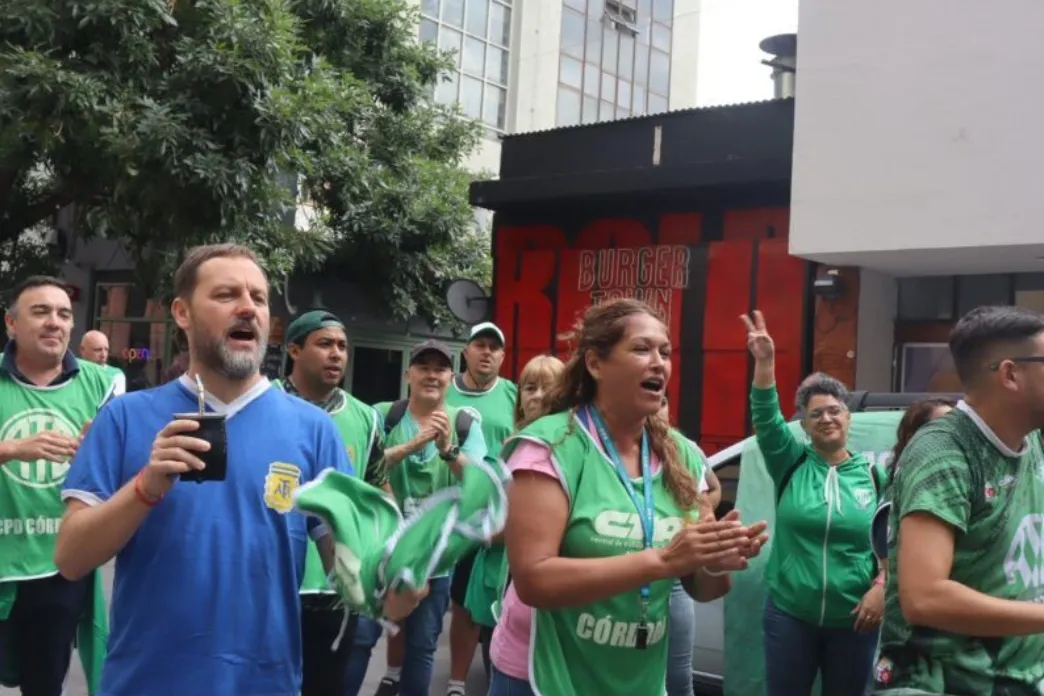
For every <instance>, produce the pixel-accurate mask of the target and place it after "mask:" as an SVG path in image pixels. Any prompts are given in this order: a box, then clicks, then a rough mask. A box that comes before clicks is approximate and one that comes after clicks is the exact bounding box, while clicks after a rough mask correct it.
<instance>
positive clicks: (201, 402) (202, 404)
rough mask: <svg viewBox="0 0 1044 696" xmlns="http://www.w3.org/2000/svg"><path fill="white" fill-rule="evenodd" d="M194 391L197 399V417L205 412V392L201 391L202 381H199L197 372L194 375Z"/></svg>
mask: <svg viewBox="0 0 1044 696" xmlns="http://www.w3.org/2000/svg"><path fill="white" fill-rule="evenodd" d="M196 391H197V392H198V393H197V398H198V399H199V415H201V416H202V415H203V414H204V413H206V411H207V392H206V391H205V390H204V389H203V380H202V379H200V376H199V373H198V372H197V373H196Z"/></svg>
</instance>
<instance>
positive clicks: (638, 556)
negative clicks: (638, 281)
mask: <svg viewBox="0 0 1044 696" xmlns="http://www.w3.org/2000/svg"><path fill="white" fill-rule="evenodd" d="M573 340H574V345H575V349H574V351H573V354H572V355H571V357H570V358H569V360H568V361H567V363H566V366H565V372H564V373H563V375H562V377H561V378H560V379H559V380H558V382H557V384H556V385H555V388H554V389H553V390H552V392H551V394H550V395H549V398H548V401H547V403H548V406H549V415H547V416H544V417H542V418H539V419H538V420H536V421H535V422H534V423H531V424H530V425H528V426H527V427H526V428H525V429H524V430H523V431H522V432H521V433H520V434H519V435H518V436H517V437H515V438H513V439H512V440H510V441H509V443H508V444H506V445H505V448H504V454H505V455H506V456H507V458H508V466H509V468H511V470H512V471H513V473H514V483H513V485H512V487H511V491H510V494H509V495H510V509H511V512H510V514H509V515H508V523H507V530H506V538H507V550H508V559H509V563H510V567H511V573H512V584H511V589H510V590H509V592H508V596H507V597H506V598H505V601H504V608H503V613H502V616H501V620H500V622H499V623H498V626H497V631H515V632H521V631H526V632H528V635H523V636H516V638H521V643H522V644H523V645H528V668H529V669H528V673H527V674H526V675H524V677H525V678H522V676H523V675H507V674H504V673H503V672H501V671H500V669H499V666H498V664H497V660H496V659H494V673H493V681H492V685H491V689H490V693H491V694H492V695H493V696H498V695H500V694H528V693H532V694H546V695H547V696H552V695H553V696H578V695H580V694H583V695H587V694H599V696H616V695H619V696H634V695H635V694H655V693H663V689H664V679H665V675H666V664H667V652H666V649H667V641H666V640H665V636H666V627H667V626H666V624H667V606H668V599H669V597H670V592H671V585H672V584H673V582H674V580H675V579H676V578H682V580H683V582H684V583H685V585H686V587H687V589H688V591H689V592H690V594H692V595H693V596H696V597H698V598H701V599H702V598H705V597H713V596H720V595H721V594H724V593H725V592H726V591H727V590H728V586H729V583H728V579H727V578H726V577H724V576H725V574H726V573H727V572H728V571H730V570H737V569H741V568H744V567H746V565H747V559H748V558H750V557H752V556H754V555H755V554H757V553H758V551H759V550H760V548H761V544H762V543H763V542H764V540H765V536H764V535H763V532H764V530H765V524H764V523H758V524H755V525H751V526H744V525H742V524H741V523H740V522H739V520H738V516H737V515H735V514H732V515H730V516H729V517H727V518H726V519H723V520H721V521H714V520H702V521H697V522H696V523H695V524H689V522H690V521H692V520H693V518H694V517H695V516H696V513H695V511H696V510H697V504H698V498H699V494H698V489H697V483H696V479H695V477H696V472H698V471H699V463H698V461H697V459H696V456H695V453H694V452H693V451H692V449H691V448H690V447H688V446H687V445H685V444H684V443H683V441H682V439H681V436H680V435H679V434H677V433H675V432H673V431H672V430H671V429H670V427H669V426H668V424H667V423H666V422H665V421H664V420H663V419H662V418H661V417H660V416H659V415H658V413H659V411H660V406H661V404H662V401H663V394H664V389H665V387H666V385H667V382H668V380H669V379H670V376H671V346H670V339H669V337H668V335H667V328H666V326H665V325H664V323H663V321H662V320H661V319H660V318H659V317H658V316H657V315H656V314H655V313H654V311H653V310H652V309H651V308H650V307H649V306H648V305H646V304H644V303H642V302H638V301H636V300H630V299H624V300H615V301H612V302H608V303H605V304H602V305H598V306H595V307H591V308H590V309H588V310H587V312H586V313H585V315H584V317H583V319H582V320H581V322H580V323H579V325H578V327H577V330H576V332H575V334H574V336H573ZM525 605H528V606H529V607H533V609H532V611H531V612H530V610H529V609H528V608H527V607H526V606H525ZM516 613H518V614H519V615H518V616H515V614H516ZM512 642H516V641H512ZM516 644H517V642H516Z"/></svg>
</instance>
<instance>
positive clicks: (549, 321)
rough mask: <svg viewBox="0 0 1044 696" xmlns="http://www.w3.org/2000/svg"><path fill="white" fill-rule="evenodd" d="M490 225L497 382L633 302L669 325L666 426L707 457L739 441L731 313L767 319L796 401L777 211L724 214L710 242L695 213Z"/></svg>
mask: <svg viewBox="0 0 1044 696" xmlns="http://www.w3.org/2000/svg"><path fill="white" fill-rule="evenodd" d="M499 217H500V216H498V220H497V221H496V224H495V233H494V254H495V260H496V265H495V273H494V279H493V293H494V321H495V322H496V323H497V324H498V325H499V326H500V327H501V328H502V329H503V330H504V333H505V336H506V338H507V347H508V356H507V358H506V359H505V361H504V372H505V374H506V376H508V377H511V378H515V377H517V375H518V371H519V370H521V368H522V367H523V366H524V365H525V364H526V362H527V361H528V360H529V359H530V358H532V357H534V356H537V355H540V354H544V353H554V354H556V355H558V356H559V357H562V358H564V357H565V356H566V354H567V352H568V346H567V345H566V342H565V341H564V340H562V334H564V333H566V332H567V331H568V330H569V328H570V327H571V326H572V324H573V323H574V322H575V320H576V318H577V317H578V315H579V314H580V313H582V312H583V311H584V310H585V309H586V308H587V307H588V306H589V305H590V304H592V303H593V302H597V301H600V300H602V299H603V298H605V299H608V298H612V297H618V296H635V297H639V298H641V299H644V300H646V301H647V302H649V303H650V304H652V305H653V306H655V307H657V308H659V309H660V310H661V311H662V312H663V313H664V315H665V316H666V317H667V319H668V325H669V327H670V331H671V338H672V342H673V344H674V364H673V367H674V369H673V374H672V377H671V383H670V384H669V385H668V393H669V394H670V396H671V412H672V413H671V415H672V420H674V422H676V423H678V424H679V425H680V426H681V428H682V429H683V430H684V431H685V432H686V434H687V435H689V436H690V437H693V438H698V439H699V442H700V444H701V445H702V446H703V447H704V448H705V450H706V451H708V452H714V451H717V450H718V449H720V448H722V447H725V446H728V445H730V444H732V443H734V442H736V441H737V440H740V439H742V438H743V437H745V436H746V435H747V434H749V433H748V426H747V423H748V415H747V394H748V390H749V387H750V370H751V368H752V365H751V362H750V358H749V354H748V353H747V348H746V334H745V333H744V331H743V329H742V326H741V324H740V321H739V318H738V317H739V315H740V314H741V313H743V312H746V311H749V310H750V309H751V308H753V307H755V306H756V307H758V308H760V309H761V310H762V311H763V312H764V313H765V315H766V318H767V320H768V322H769V326H770V329H771V330H772V333H773V337H774V338H775V340H776V345H777V350H778V353H779V357H778V359H777V369H778V375H777V379H778V381H779V387H780V392H781V394H782V395H783V400H784V404H785V405H786V402H787V401H789V399H788V398H787V395H790V394H793V393H794V390H795V389H796V387H797V383H798V382H799V381H800V379H801V370H802V364H803V362H804V361H803V359H802V358H803V352H802V351H803V348H804V336H805V333H806V332H805V306H806V303H805V299H804V298H805V297H806V288H805V285H806V280H807V271H806V264H805V262H803V261H801V260H800V259H796V258H793V257H791V256H789V255H788V254H787V241H786V231H787V226H788V224H789V211H788V210H787V209H786V208H757V209H749V210H736V211H725V212H724V213H723V214H722V215H720V216H719V217H718V225H717V229H716V230H715V231H714V232H713V233H708V232H706V231H705V229H704V223H705V221H704V215H703V214H701V213H700V212H681V213H675V212H672V213H666V214H661V215H658V216H653V217H649V216H645V215H643V216H641V217H607V218H596V219H589V220H585V221H580V222H578V223H576V222H569V223H566V222H560V223H557V224H556V223H554V222H546V223H539V224H508V223H501V221H500V220H499ZM784 410H785V411H786V412H787V415H788V416H789V415H790V410H792V409H791V408H790V407H786V408H785V409H784Z"/></svg>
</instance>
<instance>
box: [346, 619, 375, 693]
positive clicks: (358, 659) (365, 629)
mask: <svg viewBox="0 0 1044 696" xmlns="http://www.w3.org/2000/svg"><path fill="white" fill-rule="evenodd" d="M383 630H384V629H383V627H382V626H381V625H380V624H379V623H378V622H376V621H374V620H373V619H370V618H367V617H365V616H360V617H359V621H358V623H356V624H355V639H354V640H353V641H352V649H351V651H350V652H349V653H348V668H347V671H346V672H345V676H344V696H359V690H360V689H362V685H363V680H364V679H366V670H367V668H369V666H370V654H371V653H372V652H373V646H375V645H377V641H379V640H380V639H381V632H382V631H383Z"/></svg>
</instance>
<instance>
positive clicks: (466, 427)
mask: <svg viewBox="0 0 1044 696" xmlns="http://www.w3.org/2000/svg"><path fill="white" fill-rule="evenodd" d="M474 422H475V417H474V416H472V415H471V414H470V413H468V412H467V411H465V410H464V409H462V408H461V409H458V410H457V418H456V420H455V422H454V427H455V428H456V430H457V446H458V447H463V446H464V443H465V442H467V440H468V433H470V432H471V424H472V423H474Z"/></svg>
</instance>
